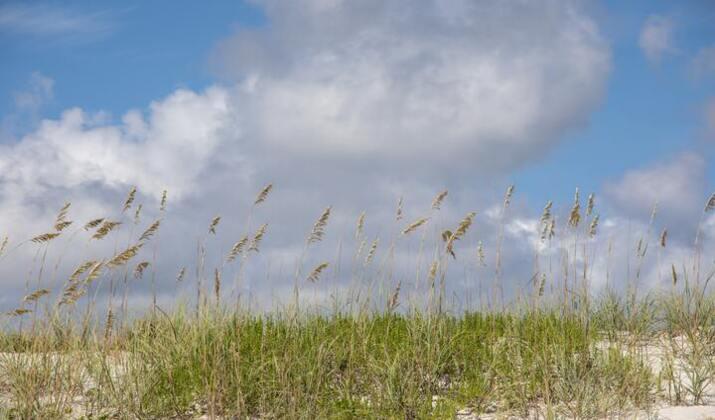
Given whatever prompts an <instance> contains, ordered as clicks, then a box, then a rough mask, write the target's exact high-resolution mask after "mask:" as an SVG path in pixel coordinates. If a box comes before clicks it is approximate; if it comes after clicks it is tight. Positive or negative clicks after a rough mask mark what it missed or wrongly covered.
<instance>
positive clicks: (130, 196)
mask: <svg viewBox="0 0 715 420" xmlns="http://www.w3.org/2000/svg"><path fill="white" fill-rule="evenodd" d="M136 195H137V187H132V188H131V189H130V190H129V193H128V194H127V198H126V199H125V200H124V204H123V205H122V213H124V212H125V211H127V210H129V208H130V207H131V206H132V203H133V202H134V198H135V197H136Z"/></svg>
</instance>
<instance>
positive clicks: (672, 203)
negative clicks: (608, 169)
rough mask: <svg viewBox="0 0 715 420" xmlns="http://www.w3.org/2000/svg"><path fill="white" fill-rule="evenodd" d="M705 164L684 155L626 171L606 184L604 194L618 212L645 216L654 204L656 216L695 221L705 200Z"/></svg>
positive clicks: (693, 156) (693, 155) (691, 154)
mask: <svg viewBox="0 0 715 420" xmlns="http://www.w3.org/2000/svg"><path fill="white" fill-rule="evenodd" d="M704 171H705V161H704V160H703V158H701V157H700V156H698V155H696V154H693V153H684V154H682V155H680V156H678V157H676V158H674V159H672V160H670V161H667V162H663V163H658V164H655V165H652V166H650V167H646V168H641V169H634V170H630V171H628V172H627V173H626V174H625V175H624V176H623V177H622V179H620V180H619V181H617V182H615V183H611V184H608V185H606V187H605V192H606V194H607V197H608V199H609V200H611V202H612V203H613V204H614V205H615V206H616V207H617V208H618V209H619V210H621V211H625V212H626V213H627V214H631V215H636V216H639V217H641V218H642V217H647V216H648V215H649V214H650V212H651V210H652V208H653V206H654V205H655V204H656V203H657V204H658V213H659V214H660V216H659V217H663V218H665V219H670V220H671V221H673V222H686V221H688V220H689V221H691V222H692V221H693V220H695V221H697V217H698V214H699V212H700V211H701V210H702V201H703V200H704V197H705V186H704V183H703V180H704Z"/></svg>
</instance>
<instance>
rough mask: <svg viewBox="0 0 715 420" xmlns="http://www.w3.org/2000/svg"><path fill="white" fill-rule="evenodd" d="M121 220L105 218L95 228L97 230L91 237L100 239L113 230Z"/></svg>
mask: <svg viewBox="0 0 715 420" xmlns="http://www.w3.org/2000/svg"><path fill="white" fill-rule="evenodd" d="M121 224H122V222H113V221H111V220H105V221H104V222H103V223H102V225H101V226H100V227H99V228H98V229H97V231H96V232H95V233H94V235H92V238H93V239H102V238H104V237H105V236H107V235H108V234H109V232H111V231H113V230H114V229H115V228H117V227H118V226H119V225H121Z"/></svg>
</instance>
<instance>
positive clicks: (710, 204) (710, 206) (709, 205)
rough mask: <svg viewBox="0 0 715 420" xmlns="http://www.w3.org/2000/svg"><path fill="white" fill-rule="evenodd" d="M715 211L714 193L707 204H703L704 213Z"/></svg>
mask: <svg viewBox="0 0 715 420" xmlns="http://www.w3.org/2000/svg"><path fill="white" fill-rule="evenodd" d="M713 210H715V193H713V195H711V196H710V198H709V199H708V202H707V203H705V210H704V211H705V213H707V212H710V211H713Z"/></svg>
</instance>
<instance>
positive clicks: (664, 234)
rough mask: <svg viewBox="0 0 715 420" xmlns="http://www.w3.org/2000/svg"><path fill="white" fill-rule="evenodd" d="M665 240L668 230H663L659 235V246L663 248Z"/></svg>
mask: <svg viewBox="0 0 715 420" xmlns="http://www.w3.org/2000/svg"><path fill="white" fill-rule="evenodd" d="M667 240H668V229H663V231H662V232H661V233H660V246H661V247H663V248H665V245H666V241H667Z"/></svg>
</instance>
